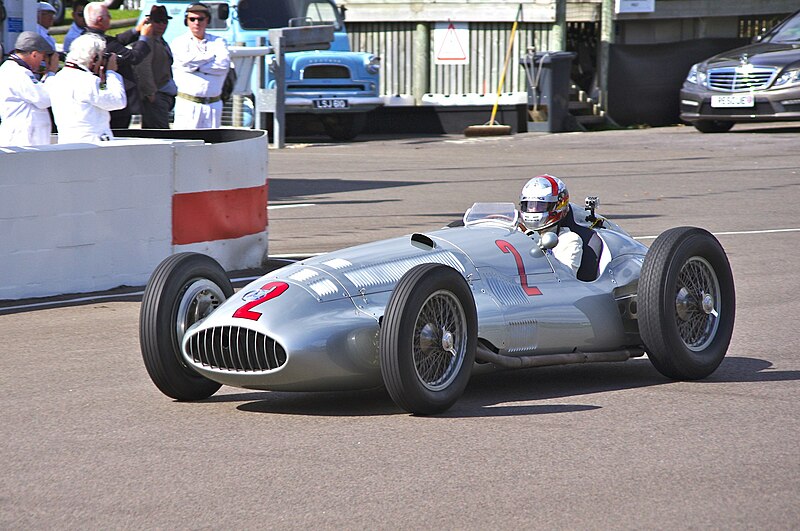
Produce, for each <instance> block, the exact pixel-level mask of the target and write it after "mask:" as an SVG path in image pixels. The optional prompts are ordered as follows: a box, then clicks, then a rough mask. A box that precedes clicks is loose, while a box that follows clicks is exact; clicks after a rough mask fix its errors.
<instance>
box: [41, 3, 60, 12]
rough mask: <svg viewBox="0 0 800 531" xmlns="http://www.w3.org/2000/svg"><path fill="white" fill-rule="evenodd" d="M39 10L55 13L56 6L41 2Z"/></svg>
mask: <svg viewBox="0 0 800 531" xmlns="http://www.w3.org/2000/svg"><path fill="white" fill-rule="evenodd" d="M38 10H39V11H50V12H51V13H55V12H56V8H54V7H53V6H52V5H50V4H49V3H47V2H39V6H38Z"/></svg>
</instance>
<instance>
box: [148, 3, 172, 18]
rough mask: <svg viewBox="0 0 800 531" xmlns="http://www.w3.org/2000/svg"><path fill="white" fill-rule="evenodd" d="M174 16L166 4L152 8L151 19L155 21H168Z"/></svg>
mask: <svg viewBox="0 0 800 531" xmlns="http://www.w3.org/2000/svg"><path fill="white" fill-rule="evenodd" d="M171 18H172V17H171V16H169V15H168V14H167V8H166V7H164V6H153V7H152V8H150V20H152V21H153V22H166V21H167V20H169V19H171Z"/></svg>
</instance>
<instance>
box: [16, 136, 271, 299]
mask: <svg viewBox="0 0 800 531" xmlns="http://www.w3.org/2000/svg"><path fill="white" fill-rule="evenodd" d="M192 133H193V134H192V135H186V136H187V137H189V138H188V139H187V138H184V139H180V138H176V137H177V136H180V132H179V131H164V132H160V136H161V138H138V139H137V138H119V139H118V140H114V141H111V142H105V143H103V144H102V145H91V144H65V145H55V144H54V145H49V146H40V147H36V148H13V147H12V148H0V264H2V265H0V270H1V273H2V282H0V300H8V299H23V298H31V297H45V296H52V295H59V294H66V293H84V292H91V291H99V290H105V289H110V288H115V287H118V286H143V285H144V284H145V283H146V282H147V279H148V278H149V276H150V273H152V271H153V269H154V268H155V267H156V266H157V265H158V263H159V262H161V260H163V259H164V258H165V257H167V256H169V255H170V254H174V253H177V252H181V251H187V250H192V251H199V252H202V253H205V254H208V255H210V256H212V257H213V258H215V259H216V260H218V261H219V262H220V263H221V264H222V266H223V267H224V268H225V269H227V270H235V269H246V268H250V267H257V266H259V265H260V264H261V262H262V260H263V258H264V256H265V254H266V252H267V236H268V226H267V215H266V206H267V138H266V135H265V134H264V133H263V132H261V131H259V132H254V131H242V133H247V134H246V135H245V134H242V135H239V138H235V137H236V136H237V135H235V134H233V137H234V138H231V135H228V137H227V138H224V139H213V140H220V141H219V142H217V143H209V142H204V141H203V140H202V139H197V138H196V137H197V136H198V134H197V132H192ZM212 133H217V134H218V133H219V132H218V131H216V132H212ZM168 136H173V138H165V137H168Z"/></svg>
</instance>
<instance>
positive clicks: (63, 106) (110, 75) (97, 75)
mask: <svg viewBox="0 0 800 531" xmlns="http://www.w3.org/2000/svg"><path fill="white" fill-rule="evenodd" d="M105 49H106V42H105V40H104V39H103V38H102V37H101V36H99V35H95V34H93V33H86V34H84V35H81V36H80V37H78V38H77V39H75V40H74V41H72V46H71V47H70V49H69V53H68V54H67V60H66V62H65V63H64V68H62V69H61V71H60V72H59V73H58V74H56V75H55V76H53V79H52V80H51V81H50V82H49V83H48V85H47V88H48V90H49V91H50V101H51V103H52V106H53V117H54V118H55V120H56V126H58V143H59V144H69V143H76V142H98V141H102V140H111V139H112V138H114V135H113V134H112V133H111V114H110V112H109V111H113V110H116V109H123V108H124V107H125V104H126V101H127V100H126V98H125V87H124V85H123V82H122V77H121V76H120V75H119V74H118V73H117V72H116V68H117V56H116V55H115V54H110V56H108V57H105V56H104V52H105Z"/></svg>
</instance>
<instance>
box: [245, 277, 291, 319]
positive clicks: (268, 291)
mask: <svg viewBox="0 0 800 531" xmlns="http://www.w3.org/2000/svg"><path fill="white" fill-rule="evenodd" d="M288 288H289V284H287V283H286V282H268V283H266V284H264V285H263V286H261V291H263V292H264V294H263V295H261V296H259V297H258V298H257V299H253V300H251V301H249V302H248V303H247V304H245V305H244V306H242V307H241V308H239V309H238V310H236V311H235V312H233V316H234V317H238V318H240V319H250V320H253V321H258V319H259V318H260V317H261V314H260V313H258V312H254V311H252V309H253V308H255V307H256V306H258V305H259V304H262V303H264V302H267V301H268V300H270V299H274V298H275V297H277V296H278V295H280V294H281V293H283V292H284V291H286V290H287V289H288Z"/></svg>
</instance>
